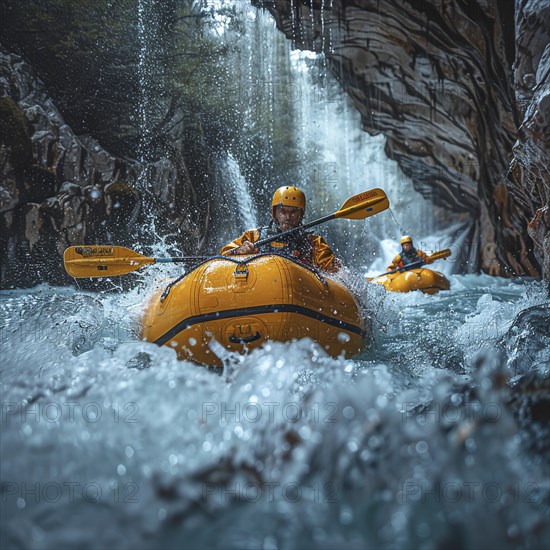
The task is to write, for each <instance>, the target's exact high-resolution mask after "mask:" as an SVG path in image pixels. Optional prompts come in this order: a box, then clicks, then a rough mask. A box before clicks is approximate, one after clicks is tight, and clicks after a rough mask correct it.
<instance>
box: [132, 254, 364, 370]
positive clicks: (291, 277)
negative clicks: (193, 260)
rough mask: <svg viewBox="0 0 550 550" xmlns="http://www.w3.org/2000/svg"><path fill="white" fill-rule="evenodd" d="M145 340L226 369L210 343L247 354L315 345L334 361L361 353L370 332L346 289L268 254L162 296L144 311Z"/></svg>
mask: <svg viewBox="0 0 550 550" xmlns="http://www.w3.org/2000/svg"><path fill="white" fill-rule="evenodd" d="M141 336H142V338H143V339H145V340H147V341H150V342H155V343H156V344H158V345H166V346H170V347H173V348H174V349H175V350H176V352H177V354H178V357H179V358H181V359H191V360H193V361H195V362H197V363H201V364H205V365H212V366H221V365H222V362H221V360H220V358H219V357H218V356H217V355H216V354H215V353H214V351H213V350H212V349H211V346H210V343H211V340H212V339H215V340H216V341H217V342H218V343H219V344H221V346H223V347H224V348H225V349H227V350H229V351H237V352H244V351H247V350H251V349H254V348H258V347H260V346H261V345H262V344H264V343H265V342H266V341H268V340H273V341H280V342H287V341H291V340H297V339H299V338H303V337H309V338H311V339H312V340H314V341H315V342H318V343H319V344H320V345H321V346H322V347H323V348H324V349H325V350H326V352H327V353H328V354H329V355H331V356H333V357H337V356H339V355H340V354H344V356H346V357H349V356H352V355H355V354H357V353H359V352H360V351H361V350H362V349H363V345H364V339H365V325H364V321H363V318H362V316H361V314H360V310H359V306H358V304H357V302H356V301H355V299H354V297H353V296H352V294H351V292H350V291H349V290H348V289H347V288H346V287H345V286H343V285H342V284H340V283H338V282H336V281H333V280H330V279H325V278H324V277H323V276H321V275H320V274H318V273H317V272H315V271H314V270H312V269H309V268H307V267H305V266H303V265H302V264H299V263H297V262H296V261H293V260H291V259H288V258H286V257H283V256H280V255H277V254H267V255H257V256H239V260H234V259H232V258H231V259H230V257H227V258H221V257H217V258H214V259H211V260H208V261H207V262H205V263H203V264H201V265H200V266H198V267H197V268H196V269H194V270H193V271H192V272H191V273H189V274H188V275H186V276H185V277H183V278H181V279H177V280H176V281H174V282H173V283H171V284H170V285H168V287H167V288H166V289H161V290H159V291H158V292H157V293H156V294H155V295H154V296H153V297H152V299H151V301H150V303H149V304H148V306H147V307H146V310H145V313H144V316H143V319H142V330H141ZM213 347H214V349H215V346H213Z"/></svg>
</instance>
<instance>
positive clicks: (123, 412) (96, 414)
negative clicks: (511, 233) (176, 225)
mask: <svg viewBox="0 0 550 550" xmlns="http://www.w3.org/2000/svg"><path fill="white" fill-rule="evenodd" d="M176 272H177V269H176V268H175V267H174V266H168V267H152V268H149V271H148V272H147V273H146V274H145V275H143V277H142V280H141V282H140V283H138V284H137V285H136V287H135V288H134V289H133V290H130V291H125V292H120V291H118V290H116V289H114V290H112V291H110V292H103V293H91V292H86V291H82V290H79V289H77V288H72V287H66V288H54V287H49V286H39V287H37V288H35V289H32V290H14V291H4V292H2V293H0V304H1V314H2V317H1V327H2V329H1V330H2V333H1V336H2V362H1V401H2V449H1V454H2V457H1V458H2V461H1V464H2V466H1V473H2V476H1V477H2V517H1V523H2V546H3V547H4V545H5V547H13V548H43V549H47V548H53V547H56V548H75V547H77V546H78V547H84V548H105V547H117V548H159V547H163V548H169V547H174V548H176V547H178V548H196V547H212V548H304V547H317V548H334V547H344V545H345V546H347V547H351V548H371V547H372V548H375V547H376V548H380V547H381V548H441V547H445V546H448V545H454V547H458V548H462V547H464V548H473V547H480V546H484V547H488V546H491V547H501V548H504V547H505V548H527V547H529V548H537V547H540V546H543V545H544V541H545V540H548V539H547V537H548V523H545V521H547V517H548V516H547V514H548V492H549V486H548V462H547V457H548V443H549V436H548V426H547V424H546V425H545V424H544V422H543V421H541V420H540V418H538V417H537V414H536V411H537V407H539V408H540V406H541V404H542V405H543V406H544V404H545V403H546V405H547V400H548V382H549V377H550V358H549V355H550V351H549V346H548V336H549V335H548V324H547V322H546V321H547V320H548V307H549V305H550V302H549V300H548V293H547V290H546V288H545V287H544V284H543V283H541V282H534V281H519V280H504V279H497V278H493V277H488V276H482V275H453V276H451V277H450V279H451V282H452V288H451V290H450V291H448V292H441V293H440V294H439V295H436V296H424V295H423V294H420V293H410V294H392V293H386V292H385V291H384V289H383V288H382V287H379V286H377V285H372V284H371V285H367V284H366V283H364V282H363V280H362V278H361V277H360V273H359V272H358V271H357V272H355V273H354V272H349V273H347V275H346V276H347V281H348V284H349V285H350V286H351V287H352V288H354V290H355V291H356V292H357V293H358V295H359V296H360V299H361V302H362V304H363V306H364V307H365V308H366V311H367V315H368V316H369V318H370V320H371V324H372V329H373V334H372V338H371V339H370V341H369V344H370V345H369V348H368V349H367V350H366V351H365V352H364V353H363V354H362V355H361V356H360V357H358V358H356V359H353V360H344V359H342V358H340V359H332V358H329V357H327V356H326V355H325V354H324V352H323V350H322V349H321V348H320V347H319V346H317V345H316V344H314V343H312V342H311V341H308V340H303V341H300V342H297V343H286V344H283V343H273V344H271V345H269V346H266V348H265V349H262V350H257V351H254V352H253V353H251V354H250V355H248V356H240V355H239V356H232V355H228V356H226V357H225V358H224V362H225V370H224V373H223V374H222V375H218V374H215V373H212V372H208V371H207V370H206V369H204V368H202V367H199V366H197V365H194V364H192V363H188V362H184V361H178V360H177V359H176V356H175V352H174V351H173V350H172V349H171V348H169V347H161V348H159V347H157V346H156V345H154V344H150V343H146V342H142V341H140V340H139V339H138V338H137V336H136V335H135V334H136V323H137V321H138V319H139V314H140V312H141V311H142V308H143V304H144V303H145V302H146V300H147V296H148V294H149V292H150V289H151V287H152V286H154V285H155V284H156V283H159V282H160V281H161V280H164V279H165V277H166V276H167V275H175V274H176ZM525 310H527V311H528V313H529V319H526V318H525V314H523V316H522V315H520V316H519V317H518V314H520V312H522V311H525ZM527 334H528V335H527ZM545 399H546V401H544V400H545ZM541 400H542V401H541ZM539 416H540V415H539ZM98 526H100V528H99V529H98Z"/></svg>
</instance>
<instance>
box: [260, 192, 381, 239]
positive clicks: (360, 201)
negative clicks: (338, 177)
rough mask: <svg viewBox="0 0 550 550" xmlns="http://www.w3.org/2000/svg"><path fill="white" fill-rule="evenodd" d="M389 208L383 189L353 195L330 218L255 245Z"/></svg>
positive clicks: (278, 234)
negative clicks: (330, 222)
mask: <svg viewBox="0 0 550 550" xmlns="http://www.w3.org/2000/svg"><path fill="white" fill-rule="evenodd" d="M389 207H390V202H389V200H388V197H387V196H386V193H384V191H383V190H382V189H378V188H376V189H370V190H369V191H364V192H363V193H359V194H358V195H353V197H350V198H349V199H348V200H347V201H346V202H345V203H344V204H343V205H342V206H341V207H340V208H339V209H338V210H337V211H336V212H334V213H332V214H329V215H328V216H324V217H322V218H319V219H317V220H314V221H312V222H309V223H304V224H303V225H299V226H298V227H293V228H292V229H289V230H288V231H283V232H282V233H277V235H273V236H272V237H267V238H265V239H261V240H260V241H256V242H255V243H253V244H254V246H255V247H256V248H258V247H260V246H263V245H265V244H269V243H270V242H273V241H278V240H280V239H283V238H284V237H286V236H287V235H290V234H292V233H294V232H296V231H301V230H305V229H309V228H310V227H314V226H315V225H319V224H321V223H325V222H328V221H330V220H333V219H335V218H347V219H350V220H362V219H364V218H368V217H370V216H374V214H378V213H379V212H383V211H384V210H387V209H388V208H389Z"/></svg>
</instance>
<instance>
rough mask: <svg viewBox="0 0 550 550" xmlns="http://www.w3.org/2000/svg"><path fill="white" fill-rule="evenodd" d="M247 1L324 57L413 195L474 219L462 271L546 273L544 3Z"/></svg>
mask: <svg viewBox="0 0 550 550" xmlns="http://www.w3.org/2000/svg"><path fill="white" fill-rule="evenodd" d="M252 3H253V4H254V5H256V6H259V7H264V8H266V9H268V10H269V11H270V12H271V13H272V15H273V16H274V18H275V20H276V22H277V26H278V28H279V29H280V30H281V31H282V32H284V33H285V35H286V36H287V37H288V39H290V40H292V42H293V43H294V45H295V46H296V47H299V48H303V49H309V50H314V51H317V52H320V51H323V52H324V54H325V55H326V57H327V61H328V63H329V64H330V67H331V69H332V71H333V73H334V74H335V76H336V77H337V78H338V79H339V81H340V83H341V86H342V87H343V89H344V90H345V91H346V92H347V93H348V94H349V96H350V98H351V99H352V101H353V103H354V105H355V107H356V108H357V110H358V111H359V112H360V113H361V117H362V124H363V129H364V130H365V131H367V132H369V133H371V134H377V133H383V134H384V135H385V136H386V138H387V146H386V152H387V154H388V156H389V157H390V158H392V159H395V160H396V161H397V162H398V163H399V165H400V166H401V168H402V170H403V171H404V172H405V173H406V174H407V175H408V176H409V177H411V178H412V180H413V182H414V186H415V188H416V190H417V191H419V192H420V193H422V195H424V196H425V197H428V198H430V199H431V200H433V201H434V203H436V204H438V205H441V206H443V207H445V208H447V209H449V210H452V211H453V212H455V213H461V214H463V215H464V217H466V218H470V219H471V220H472V222H473V226H472V227H473V228H472V230H471V232H470V234H469V235H468V237H467V240H466V241H467V242H466V245H465V246H467V247H468V248H469V253H468V255H469V257H470V258H472V259H473V262H471V263H470V269H471V270H472V271H475V270H477V269H481V270H483V271H485V272H487V273H490V274H493V275H504V276H518V275H531V276H538V275H543V276H545V277H548V276H550V271H549V269H548V258H549V250H548V246H549V245H548V234H549V233H548V219H549V214H548V206H547V205H548V185H549V184H548V181H549V177H548V166H549V165H550V163H549V158H550V155H549V151H550V148H549V146H548V135H549V130H548V120H549V118H548V117H549V114H550V107H549V97H548V86H549V78H550V77H549V74H548V70H547V68H546V69H545V68H544V67H547V63H548V57H549V54H548V51H549V47H548V42H549V41H548V29H550V23H549V22H548V4H549V2H548V1H547V0H533V1H527V0H522V1H518V2H517V6H516V5H514V2H512V1H501V2H497V1H487V2H485V1H483V2H482V1H476V0H470V1H468V0H409V1H407V0H397V1H389V0H273V1H261V0H253V2H252ZM516 43H517V49H516ZM513 65H514V66H515V75H516V77H515V79H514V77H513ZM514 85H515V86H516V89H514ZM516 91H518V92H519V93H520V95H521V97H522V99H523V102H521V101H520V102H519V104H518V101H517V100H516V97H515V92H516ZM522 119H523V122H522ZM518 129H519V132H518ZM518 138H519V139H518ZM514 144H515V145H514ZM512 161H513V162H512ZM511 163H512V168H513V169H512V170H511V171H510V166H511Z"/></svg>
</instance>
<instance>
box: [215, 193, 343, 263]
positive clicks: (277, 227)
mask: <svg viewBox="0 0 550 550" xmlns="http://www.w3.org/2000/svg"><path fill="white" fill-rule="evenodd" d="M305 210H306V196H305V195H304V193H303V191H301V190H300V189H298V188H297V187H293V186H290V185H285V186H283V187H279V189H277V191H275V193H274V194H273V199H272V201H271V218H272V219H271V222H270V224H269V225H268V226H266V227H259V228H257V229H249V230H248V231H245V232H244V233H243V234H242V235H241V236H240V237H239V238H237V239H235V240H234V241H231V242H230V243H229V244H226V245H225V246H224V247H223V248H222V249H221V250H220V254H223V255H233V254H256V253H258V252H259V250H258V248H256V247H255V246H254V243H255V242H257V241H259V240H260V239H265V238H268V237H271V236H275V235H277V234H278V233H282V232H284V231H288V230H290V229H294V228H295V227H298V226H300V225H301V224H302V219H303V217H304V213H305ZM269 246H270V247H272V248H273V249H275V250H276V251H277V252H278V253H281V254H284V255H285V256H290V257H293V258H296V259H297V260H299V261H300V262H302V263H304V264H306V265H311V266H315V267H318V268H320V269H323V270H324V271H328V272H330V273H335V272H336V271H338V270H339V269H340V267H341V263H340V260H338V258H336V256H335V255H334V253H333V252H332V250H331V248H330V246H329V245H328V244H327V242H326V241H325V240H324V239H323V237H321V236H320V235H315V234H313V233H310V232H305V231H304V230H303V229H298V230H296V231H295V232H294V233H291V234H290V235H286V236H283V237H281V240H280V241H272V242H271V243H269Z"/></svg>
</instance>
